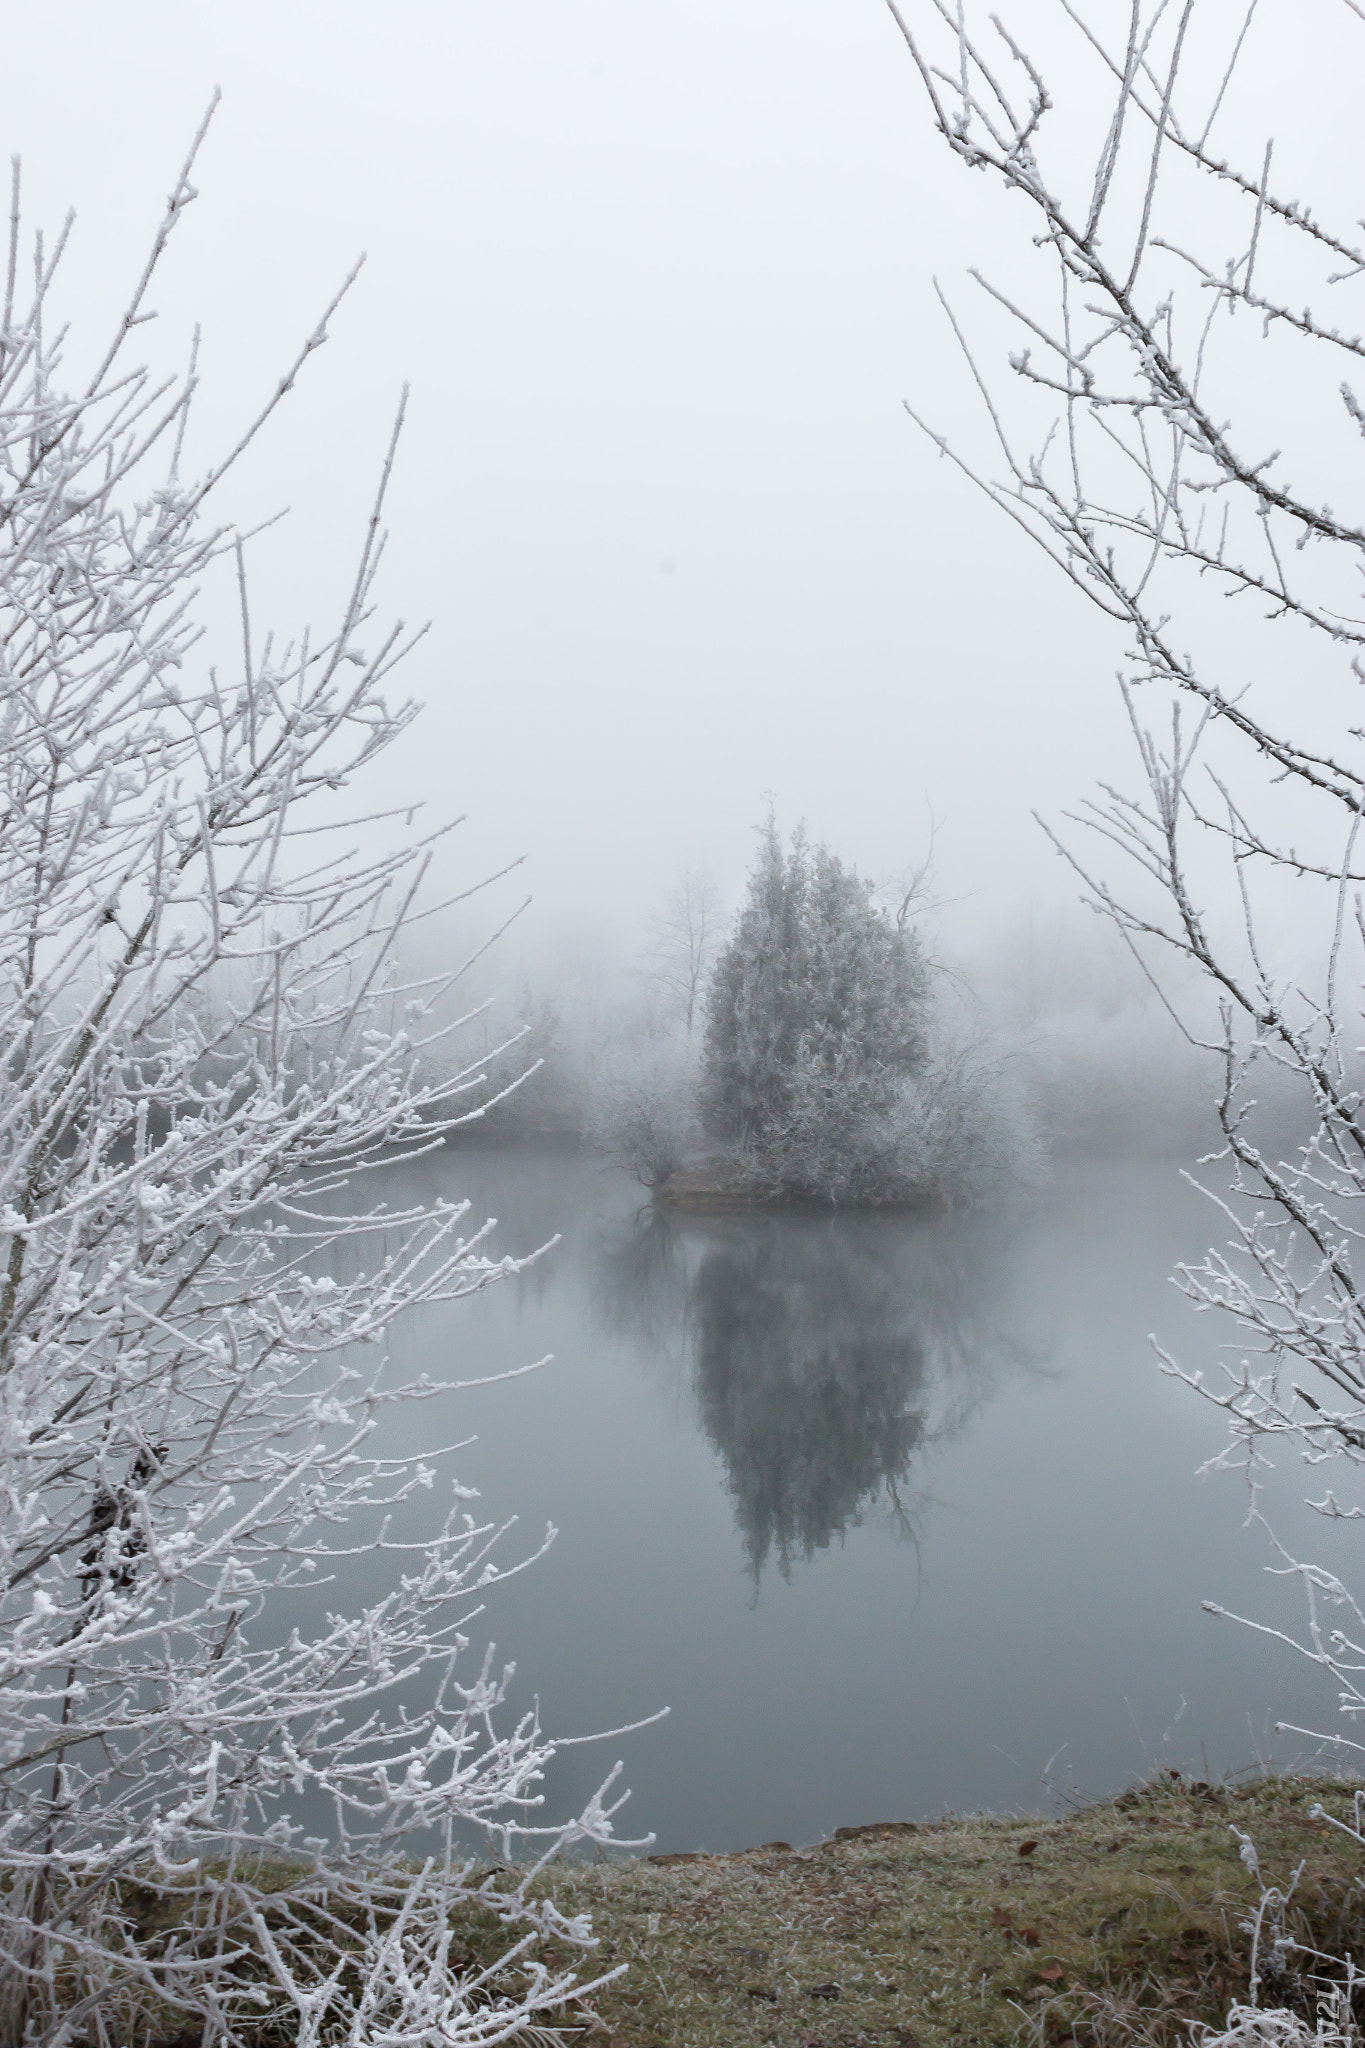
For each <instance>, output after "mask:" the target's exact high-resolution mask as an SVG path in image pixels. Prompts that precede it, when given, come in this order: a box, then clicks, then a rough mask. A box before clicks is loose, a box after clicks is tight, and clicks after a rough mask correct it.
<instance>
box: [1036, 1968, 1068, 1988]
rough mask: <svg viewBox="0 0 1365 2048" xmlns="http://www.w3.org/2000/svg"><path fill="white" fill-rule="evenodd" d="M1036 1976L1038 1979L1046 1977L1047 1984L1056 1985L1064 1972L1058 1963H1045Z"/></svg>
mask: <svg viewBox="0 0 1365 2048" xmlns="http://www.w3.org/2000/svg"><path fill="white" fill-rule="evenodd" d="M1038 1975H1039V1976H1040V1977H1046V1979H1047V1981H1048V1983H1049V1984H1056V1983H1057V1982H1058V1981H1059V1980H1060V1979H1061V1978H1062V1977H1064V1976H1065V1975H1066V1972H1065V1971H1064V1970H1063V1968H1062V1966H1061V1964H1060V1963H1045V1964H1044V1966H1043V1968H1042V1969H1041V1970H1040V1971H1039V1972H1038Z"/></svg>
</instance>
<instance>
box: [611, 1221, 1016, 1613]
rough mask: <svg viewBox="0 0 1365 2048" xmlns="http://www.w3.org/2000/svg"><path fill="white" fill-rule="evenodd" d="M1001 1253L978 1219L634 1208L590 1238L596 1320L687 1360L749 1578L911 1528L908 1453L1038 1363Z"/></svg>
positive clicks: (991, 1229) (1003, 1242)
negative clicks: (1011, 1310) (1013, 1371)
mask: <svg viewBox="0 0 1365 2048" xmlns="http://www.w3.org/2000/svg"><path fill="white" fill-rule="evenodd" d="M1008 1245H1009V1233H1008V1231H1007V1230H1006V1229H1005V1228H1004V1227H1002V1226H1001V1225H1000V1224H999V1223H996V1224H992V1223H990V1222H988V1221H979V1220H978V1219H976V1218H963V1217H942V1218H906V1217H903V1216H901V1217H887V1216H867V1215H863V1216H832V1217H831V1216H821V1217H814V1216H795V1217H793V1216H791V1215H785V1216H776V1215H766V1216H763V1215H760V1216H742V1217H724V1218H714V1219H707V1220H706V1221H705V1222H704V1223H700V1222H696V1221H693V1220H692V1219H687V1220H675V1219H673V1218H670V1217H668V1216H665V1215H660V1214H658V1213H656V1212H653V1211H650V1210H645V1211H642V1212H641V1215H640V1216H639V1217H638V1218H637V1219H636V1223H635V1226H634V1228H633V1229H632V1230H631V1232H630V1233H629V1234H628V1235H627V1236H625V1237H623V1238H618V1239H617V1240H615V1241H614V1242H612V1243H610V1244H608V1245H605V1246H604V1247H603V1249H602V1256H601V1261H600V1265H599V1284H598V1288H597V1296H598V1308H599V1312H600V1313H601V1314H602V1315H603V1316H604V1318H605V1319H606V1320H607V1321H608V1323H609V1324H610V1325H611V1326H613V1327H614V1328H617V1329H619V1330H622V1331H624V1332H628V1333H629V1334H630V1335H632V1336H633V1337H634V1338H635V1340H636V1341H637V1342H640V1343H642V1344H644V1345H645V1346H646V1347H647V1348H648V1349H649V1350H650V1351H651V1352H652V1353H654V1354H655V1355H660V1354H662V1355H672V1356H675V1357H678V1358H680V1359H683V1360H685V1361H686V1365H687V1369H688V1373H689V1377H690V1378H691V1381H692V1384H693V1387H694V1390H695V1394H696V1399H697V1403H698V1407H699V1410H700V1414H701V1420H702V1423H703V1426H704V1427H705V1430H706V1433H707V1435H708V1436H709V1437H710V1439H711V1441H712V1443H713V1444H714V1445H715V1447H716V1449H717V1450H718V1451H719V1452H720V1454H721V1456H722V1458H723V1459H724V1461H725V1466H726V1471H727V1474H728V1483H729V1490H730V1494H731V1497H732V1499H733V1502H734V1509H735V1520H736V1523H737V1525H738V1529H739V1534H740V1539H741V1541H742V1543H743V1545H744V1551H745V1555H746V1558H747V1560H748V1563H749V1567H750V1569H751V1571H752V1572H753V1575H754V1578H755V1581H757V1580H758V1579H759V1577H760V1576H761V1574H762V1572H763V1568H764V1566H765V1565H766V1564H767V1563H768V1562H769V1561H770V1560H775V1561H776V1563H777V1565H778V1567H779V1569H780V1570H781V1571H782V1573H783V1574H784V1576H787V1575H790V1572H791V1569H792V1566H793V1564H794V1563H795V1562H796V1561H797V1560H798V1559H801V1558H805V1559H807V1560H808V1559H810V1558H811V1557H812V1556H813V1555H814V1553H815V1551H816V1550H819V1549H823V1548H824V1547H825V1546H827V1545H828V1544H829V1543H830V1542H831V1541H832V1540H833V1539H834V1538H835V1537H836V1536H839V1535H841V1534H842V1533H843V1531H844V1530H845V1529H847V1528H850V1527H857V1526H858V1525H859V1524H861V1523H862V1522H864V1521H865V1520H867V1519H868V1518H869V1516H871V1515H874V1514H879V1513H889V1516H890V1518H891V1520H892V1521H893V1523H894V1525H895V1526H896V1527H897V1528H898V1529H899V1530H900V1531H901V1532H902V1533H904V1534H910V1535H913V1533H914V1527H915V1502H916V1494H915V1490H914V1488H913V1487H912V1485H911V1472H912V1462H913V1460H914V1456H915V1453H916V1452H917V1451H923V1449H924V1448H925V1447H926V1446H927V1445H929V1444H930V1443H932V1442H935V1441H939V1440H941V1439H942V1438H943V1437H944V1436H945V1435H946V1434H948V1433H950V1432H951V1431H952V1430H954V1429H956V1428H959V1427H960V1426H961V1424H962V1422H963V1421H964V1420H965V1418H966V1416H967V1414H968V1413H969V1412H970V1410H971V1409H972V1408H973V1407H974V1406H975V1405H976V1404H977V1403H978V1402H979V1401H980V1400H981V1398H982V1397H983V1396H984V1395H985V1393H987V1392H988V1391H989V1389H990V1388H991V1387H992V1386H993V1385H994V1384H995V1383H996V1381H997V1380H998V1378H999V1376H1000V1374H1001V1372H1002V1370H1004V1369H1008V1368H1010V1367H1017V1366H1022V1365H1027V1364H1030V1363H1034V1362H1036V1354H1035V1353H1034V1352H1032V1351H1031V1348H1030V1347H1029V1346H1028V1344H1027V1343H1026V1342H1024V1341H1022V1340H1021V1339H1020V1338H1019V1337H1018V1336H1017V1335H1014V1334H1011V1332H1010V1329H1009V1323H1010V1321H1011V1318H1010V1317H1009V1315H1008V1314H1007V1313H1006V1302H1007V1299H1008V1295H1009V1292H1010V1289H1009V1285H1008V1268H1009V1259H1008V1256H1007V1253H1008Z"/></svg>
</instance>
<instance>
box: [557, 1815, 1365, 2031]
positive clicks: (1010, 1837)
mask: <svg viewBox="0 0 1365 2048" xmlns="http://www.w3.org/2000/svg"><path fill="white" fill-rule="evenodd" d="M1353 1790H1354V1788H1353V1787H1352V1786H1348V1785H1345V1784H1342V1783H1340V1782H1337V1781H1331V1780H1323V1779H1305V1778H1278V1779H1268V1780H1263V1781H1259V1782H1256V1783H1253V1784H1248V1785H1243V1786H1228V1785H1223V1786H1217V1785H1215V1786H1205V1785H1191V1784H1186V1783H1182V1782H1181V1781H1179V1780H1177V1779H1173V1778H1171V1777H1169V1776H1168V1777H1164V1778H1162V1779H1160V1780H1158V1781H1154V1782H1153V1783H1152V1784H1150V1785H1148V1786H1145V1787H1143V1788H1141V1789H1140V1790H1136V1791H1131V1792H1126V1793H1124V1794H1122V1795H1121V1796H1120V1797H1119V1798H1118V1799H1115V1800H1113V1801H1108V1802H1105V1803H1103V1804H1101V1805H1097V1806H1092V1807H1088V1808H1085V1809H1084V1810H1082V1811H1080V1812H1077V1813H1073V1814H1070V1815H1068V1816H1066V1817H1063V1818H1060V1819H1052V1820H1029V1821H1020V1820H1009V1819H997V1818H991V1817H973V1818H968V1819H948V1820H942V1821H933V1822H925V1823H922V1824H920V1825H918V1826H915V1825H912V1824H908V1823H889V1824H883V1825H881V1826H872V1827H866V1828H857V1829H843V1830H840V1832H839V1834H838V1835H837V1836H836V1837H835V1838H834V1839H833V1840H831V1841H829V1842H825V1843H822V1844H820V1845H819V1846H817V1847H815V1848H809V1849H789V1848H787V1847H786V1846H784V1845H780V1844H774V1845H770V1846H768V1847H766V1848H761V1849H752V1850H748V1851H745V1852H743V1853H741V1854H738V1855H729V1856H705V1855H702V1856H683V1857H676V1856H674V1857H656V1858H646V1859H639V1860H634V1861H630V1862H609V1863H604V1864H601V1865H597V1866H595V1867H583V1866H577V1867H574V1868H572V1869H565V1868H564V1867H563V1866H560V1867H558V1868H557V1869H556V1870H555V1872H554V1877H553V1889H554V1894H555V1896H556V1898H557V1899H558V1900H559V1901H560V1902H561V1903H562V1904H563V1905H565V1906H572V1907H573V1908H574V1909H576V1910H583V1911H587V1912H590V1913H591V1915H592V1918H593V1922H594V1926H595V1928H596V1930H597V1932H598V1935H599V1936H600V1939H601V1948H600V1950H599V1951H598V1952H597V1957H596V1961H597V1962H598V1963H599V1964H600V1965H601V1966H603V1967H611V1966H612V1965H614V1964H616V1963H626V1964H628V1965H629V1969H628V1973H627V1975H626V1976H625V1977H624V1978H623V1979H620V1980H618V1981H617V1982H616V1983H615V1984H613V1985H610V1986H608V1987H607V1988H606V1989H605V1990H604V1991H601V1992H599V1993H597V1994H596V1996H595V1998H594V2000H593V2001H592V2003H593V2015H594V2016H589V2015H588V2014H587V2013H585V2012H580V2013H578V2014H576V2015H572V2016H566V2018H567V2020H568V2025H569V2026H575V2025H576V2026H578V2027H582V2026H584V2024H585V2023H586V2029H587V2031H586V2033H583V2034H580V2035H579V2036H578V2038H580V2039H584V2040H586V2041H589V2042H592V2043H594V2044H595V2048H748V2044H751V2043H752V2044H754V2048H758V2044H764V2048H769V2044H771V2048H863V2044H867V2048H941V2044H942V2048H946V2044H949V2043H953V2044H962V2043H970V2044H973V2048H997V2044H998V2048H1006V2044H1013V2043H1020V2042H1022V2043H1039V2044H1044V2043H1046V2044H1059V2048H1060V2044H1063V2043H1068V2042H1071V2043H1076V2044H1087V2048H1110V2044H1113V2048H1118V2044H1131V2043H1150V2044H1161V2048H1165V2044H1168V2043H1169V2044H1174V2043H1176V2042H1186V2043H1187V2042H1188V2041H1189V2029H1188V2024H1187V2023H1188V2021H1190V2020H1191V2019H1202V2020H1207V2021H1210V2022H1212V2021H1216V2020H1219V2019H1221V2017H1222V2016H1223V2014H1224V2012H1225V2011H1226V2008H1227V2006H1228V2004H1229V2002H1230V2000H1231V1999H1232V1998H1233V1997H1234V1996H1237V1995H1243V1996H1244V1995H1245V1993H1246V1989H1247V1980H1248V1942H1247V1939H1246V1936H1245V1934H1244V1933H1243V1932H1242V1930H1241V1926H1240V1923H1241V1922H1242V1921H1243V1920H1244V1919H1245V1918H1246V1917H1247V1915H1248V1912H1249V1911H1250V1909H1251V1908H1252V1907H1253V1906H1254V1905H1255V1903H1256V1901H1257V1898H1258V1897H1259V1886H1258V1885H1257V1883H1256V1881H1255V1880H1254V1878H1253V1877H1252V1875H1251V1874H1250V1872H1249V1871H1248V1870H1247V1868H1246V1867H1245V1866H1244V1864H1243V1863H1242V1861H1241V1857H1240V1849H1239V1843H1238V1840H1237V1837H1236V1835H1235V1834H1234V1833H1233V1831H1232V1830H1233V1827H1234V1826H1236V1827H1237V1828H1240V1829H1241V1830H1243V1832H1244V1833H1247V1834H1250V1835H1251V1836H1252V1837H1253V1838H1254V1840H1255V1842H1256V1845H1257V1848H1258V1850H1259V1853H1260V1857H1261V1865H1262V1869H1263V1872H1264V1873H1265V1876H1266V1878H1267V1880H1268V1881H1271V1882H1280V1883H1287V1881H1288V1879H1289V1877H1290V1875H1291V1874H1292V1872H1293V1871H1294V1870H1295V1868H1297V1866H1298V1865H1300V1864H1303V1866H1304V1869H1303V1874H1302V1877H1301V1878H1300V1881H1299V1885H1298V1889H1297V1891H1296V1894H1295V1903H1294V1907H1293V1909H1292V1911H1291V1916H1290V1924H1291V1930H1292V1931H1293V1932H1294V1933H1295V1935H1296V1938H1298V1939H1300V1940H1302V1941H1305V1942H1309V1943H1311V1944H1312V1945H1313V1946H1315V1947H1318V1948H1321V1949H1324V1950H1328V1951H1330V1952H1333V1953H1338V1954H1339V1953H1341V1952H1343V1951H1344V1950H1346V1949H1354V1951H1355V1953H1356V1954H1357V1956H1359V1955H1361V1954H1362V1953H1365V1892H1362V1889H1361V1884H1360V1878H1361V1875H1362V1858H1361V1856H1360V1853H1359V1851H1358V1850H1356V1849H1355V1848H1354V1846H1353V1845H1352V1844H1351V1843H1350V1842H1348V1841H1346V1840H1345V1838H1344V1837H1342V1836H1340V1835H1339V1834H1337V1833H1336V1831H1335V1830H1333V1829H1332V1828H1331V1827H1330V1825H1329V1824H1328V1823H1327V1822H1326V1821H1324V1820H1321V1819H1314V1818H1312V1817H1311V1809H1312V1808H1313V1807H1314V1806H1315V1805H1318V1804H1321V1805H1322V1806H1323V1807H1325V1808H1326V1810H1327V1811H1328V1812H1330V1813H1338V1814H1340V1815H1342V1816H1343V1817H1346V1816H1348V1815H1349V1814H1350V1812H1351V1808H1352V1794H1353ZM566 1960H567V1957H566ZM1288 1989H1289V1991H1290V1993H1291V1996H1292V1993H1293V1989H1294V1987H1292V1986H1290V1987H1288ZM1301 1989H1302V1987H1301Z"/></svg>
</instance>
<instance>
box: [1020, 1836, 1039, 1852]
mask: <svg viewBox="0 0 1365 2048" xmlns="http://www.w3.org/2000/svg"><path fill="white" fill-rule="evenodd" d="M1037 1847H1038V1844H1037V1841H1036V1840H1035V1839H1034V1837H1033V1836H1032V1835H1030V1836H1029V1839H1028V1840H1027V1841H1026V1842H1021V1843H1020V1844H1019V1854H1020V1855H1021V1856H1031V1855H1032V1854H1033V1852H1034V1850H1035V1849H1036V1848H1037Z"/></svg>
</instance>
